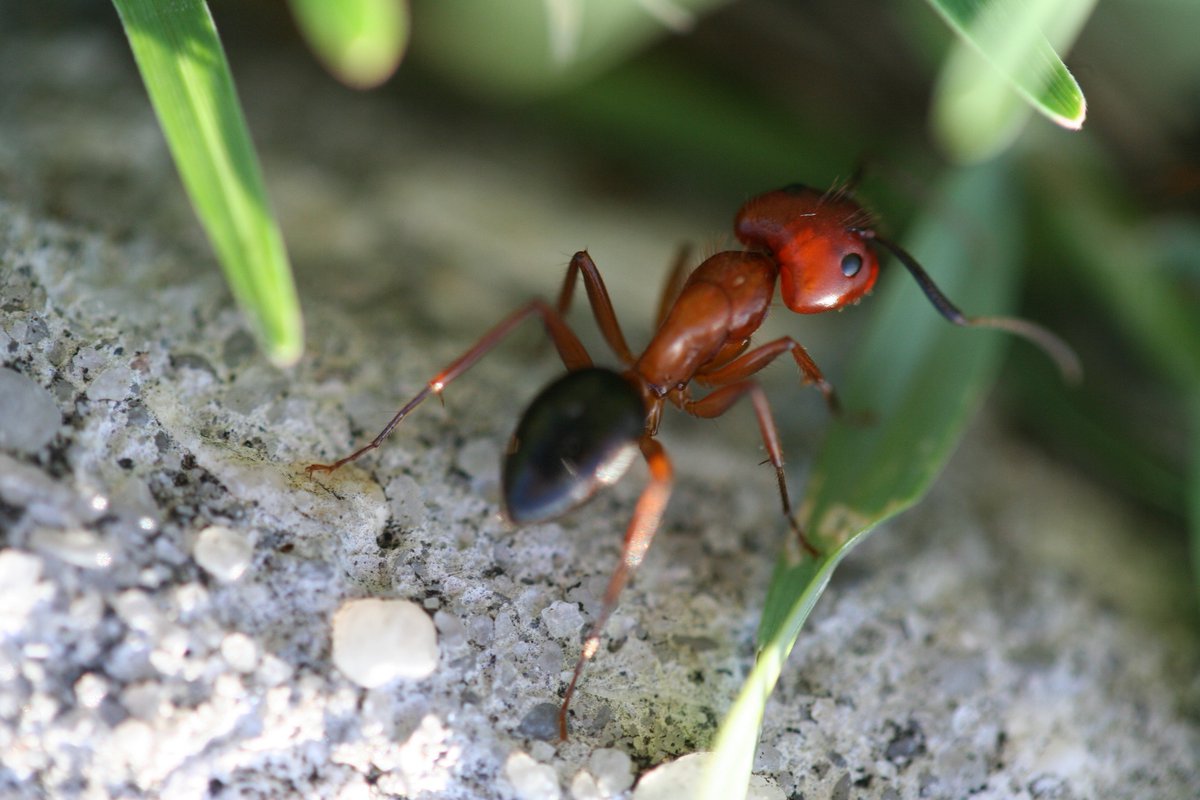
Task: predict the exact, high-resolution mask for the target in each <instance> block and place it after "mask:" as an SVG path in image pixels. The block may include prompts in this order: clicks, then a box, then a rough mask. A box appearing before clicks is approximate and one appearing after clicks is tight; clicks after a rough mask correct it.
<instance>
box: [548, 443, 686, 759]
mask: <svg viewBox="0 0 1200 800" xmlns="http://www.w3.org/2000/svg"><path fill="white" fill-rule="evenodd" d="M641 448H642V456H643V457H645V459H646V465H647V466H649V467H650V482H649V483H648V484H647V485H646V488H645V489H644V490H643V491H642V496H641V497H639V498H638V502H637V507H636V508H635V509H634V511H633V518H632V519H630V520H629V527H628V528H627V529H626V530H625V545H624V547H623V548H622V549H621V562H620V563H619V564H617V569H616V571H615V572H613V574H612V577H611V578H609V580H608V588H607V589H605V591H604V600H603V601H602V603H603V604H602V605H601V606H600V614H599V615H598V616H597V617H596V619H595V621H594V622H592V627H591V628H590V629H589V630H588V635H587V639H585V640H584V643H583V652H582V653H580V654H579V661H577V662H576V663H575V673H574V674H573V675H572V676H571V682H570V683H569V684H567V691H566V693H565V694H564V695H563V701H562V705H561V706H560V707H559V709H558V735H559V737H560V738H561V739H562V740H564V741H565V740H566V738H567V707H568V706H570V704H571V697H572V695H574V694H575V684H577V683H578V682H579V676H580V675H581V674H583V667H584V665H585V664H587V662H589V661H591V660H592V656H594V655H596V651H597V650H598V649H600V636H601V634H602V633H603V632H604V624H605V623H606V622H608V618H609V616H610V615H611V614H612V612H613V609H614V608H616V607H617V597H618V596H620V594H621V590H622V589H624V588H625V584H626V583H628V582H629V578H630V577H631V576H632V575H633V572H634V570H636V569H637V568H638V566H639V565H640V564H641V563H642V559H643V558H644V557H645V555H646V550H647V549H649V547H650V542H651V540H653V539H654V534H655V533H656V532H657V531H658V526H659V523H660V522H661V521H662V515H663V510H664V509H665V508H666V507H667V499H668V498H669V497H670V495H671V480H672V477H673V475H674V470H673V469H672V467H671V459H669V458H668V457H667V453H666V451H665V450H663V446H662V445H661V444H659V443H658V442H657V441H655V440H654V439H651V438H650V437H649V436H645V437H642V441H641Z"/></svg>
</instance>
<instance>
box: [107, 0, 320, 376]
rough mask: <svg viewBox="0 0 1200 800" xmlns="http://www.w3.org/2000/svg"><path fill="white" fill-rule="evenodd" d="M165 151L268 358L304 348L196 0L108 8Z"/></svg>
mask: <svg viewBox="0 0 1200 800" xmlns="http://www.w3.org/2000/svg"><path fill="white" fill-rule="evenodd" d="M113 3H114V5H116V7H117V13H118V14H120V17H121V23H122V25H124V26H125V33H126V35H127V36H128V37H129V44H130V47H131V48H132V49H133V55H134V58H135V59H136V61H137V65H138V69H139V70H140V71H141V74H142V80H143V81H144V82H145V84H146V90H147V92H148V93H149V95H150V102H151V103H152V104H153V106H154V111H155V113H156V114H157V115H158V120H159V124H160V125H161V126H162V130H163V134H164V135H165V137H166V140H167V145H168V146H169V147H170V149H171V155H172V156H173V157H174V159H175V165H176V167H177V168H178V169H179V174H180V176H181V177H182V179H183V185H184V187H185V188H186V189H187V193H188V196H189V197H190V198H191V201H192V206H193V207H194V208H195V209H196V214H197V215H198V216H199V217H200V221H201V223H202V224H203V225H204V228H205V230H206V231H207V233H208V237H209V240H210V241H211V242H212V245H213V249H214V250H216V253H217V258H218V260H219V261H220V262H221V266H222V267H223V268H224V270H225V277H226V279H227V280H228V281H229V285H230V287H231V288H232V290H233V295H234V297H235V298H236V299H237V301H238V303H239V304H240V305H241V307H242V309H243V311H244V312H245V314H246V316H247V317H248V318H249V320H250V323H251V326H252V328H253V329H254V331H255V333H256V334H257V335H258V337H259V341H260V342H261V343H262V346H263V347H264V349H265V350H266V352H267V355H268V356H269V357H270V359H271V360H272V361H273V362H274V363H276V364H278V365H281V366H283V365H287V364H291V363H294V362H295V361H296V360H297V359H298V358H299V357H300V354H301V352H302V350H303V348H304V339H303V335H304V334H303V329H302V326H301V322H300V308H299V303H298V301H297V299H296V289H295V285H294V284H293V282H292V273H291V267H290V266H289V264H288V259H287V253H286V251H285V250H284V245H283V237H282V235H281V234H280V232H279V227H278V225H277V224H276V222H275V220H274V218H273V216H272V214H271V211H270V207H269V203H268V201H267V192H266V189H265V188H264V186H263V180H262V173H261V171H260V170H259V166H258V159H257V157H256V156H255V154H254V146H253V145H252V144H251V142H250V134H249V133H248V132H247V130H246V122H245V119H244V118H243V117H242V110H241V106H240V105H239V104H238V100H237V93H236V91H235V90H234V86H233V79H232V77H231V76H230V74H229V65H228V63H227V62H226V61H225V53H224V51H223V50H222V48H221V42H220V40H219V39H218V38H217V30H216V27H215V26H214V25H213V21H212V17H211V16H210V15H209V12H208V7H207V6H206V5H205V4H204V2H203V0H172V2H170V3H162V2H158V1H157V0H113Z"/></svg>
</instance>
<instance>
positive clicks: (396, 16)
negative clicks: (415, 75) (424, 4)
mask: <svg viewBox="0 0 1200 800" xmlns="http://www.w3.org/2000/svg"><path fill="white" fill-rule="evenodd" d="M289 2H290V5H291V8H292V16H293V17H295V19H296V24H297V25H298V26H299V27H300V31H301V33H303V34H304V38H305V39H307V40H308V44H309V46H310V47H311V48H312V49H313V52H315V53H316V54H317V57H318V58H319V59H320V60H321V62H322V63H323V64H324V65H325V67H326V68H327V69H328V70H329V71H330V72H332V73H333V74H334V75H336V76H337V78H338V80H340V81H342V82H343V83H345V84H347V85H348V86H355V87H358V88H362V89H365V88H369V87H371V86H377V85H379V84H381V83H383V82H384V81H386V80H387V79H388V78H390V77H391V76H392V73H393V72H395V71H396V67H397V66H398V65H399V64H400V59H401V58H402V57H403V55H404V48H405V47H406V46H407V44H408V30H409V15H408V2H407V0H338V2H336V3H334V2H330V1H329V0H289Z"/></svg>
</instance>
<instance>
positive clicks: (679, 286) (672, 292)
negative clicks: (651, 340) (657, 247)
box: [654, 243, 692, 330]
mask: <svg viewBox="0 0 1200 800" xmlns="http://www.w3.org/2000/svg"><path fill="white" fill-rule="evenodd" d="M691 256H692V246H691V245H690V244H687V243H684V244H682V245H680V246H679V249H678V250H677V251H676V252H675V261H674V263H672V264H671V271H670V272H669V273H668V274H667V282H666V283H664V284H663V290H662V294H661V295H659V298H658V313H657V314H655V315H654V329H655V330H658V329H659V328H661V327H662V324H663V320H665V319H666V318H667V314H668V313H669V312H670V311H671V306H673V305H675V301H676V299H678V298H679V293H680V292H682V291H683V284H684V283H686V282H687V279H688V277H689V276H690V275H691V271H690V270H688V268H687V265H688V261H690V260H691Z"/></svg>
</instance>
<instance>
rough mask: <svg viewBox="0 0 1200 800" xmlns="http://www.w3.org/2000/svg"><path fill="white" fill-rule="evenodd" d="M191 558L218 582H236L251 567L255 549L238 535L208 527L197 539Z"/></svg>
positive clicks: (232, 531) (213, 526) (227, 530)
mask: <svg viewBox="0 0 1200 800" xmlns="http://www.w3.org/2000/svg"><path fill="white" fill-rule="evenodd" d="M192 555H193V556H194V557H195V559H196V563H197V564H199V565H200V566H201V567H203V568H204V570H205V571H206V572H208V573H209V574H210V575H212V576H213V577H214V578H216V579H217V580H219V581H236V580H237V579H238V578H240V577H242V573H243V572H245V571H246V567H248V566H250V559H251V558H252V557H253V555H254V545H253V544H251V543H250V540H249V539H248V538H247V537H246V535H245V534H243V533H241V532H240V531H235V530H233V529H232V528H226V527H225V526H223V525H210V526H209V527H207V528H205V529H204V530H202V531H200V535H199V536H198V537H196V545H195V547H194V548H193V549H192Z"/></svg>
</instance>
